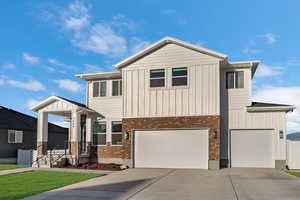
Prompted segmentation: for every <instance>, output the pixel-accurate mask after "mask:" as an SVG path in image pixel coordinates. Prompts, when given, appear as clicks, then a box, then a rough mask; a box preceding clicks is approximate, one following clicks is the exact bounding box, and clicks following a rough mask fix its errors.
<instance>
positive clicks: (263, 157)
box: [231, 130, 275, 168]
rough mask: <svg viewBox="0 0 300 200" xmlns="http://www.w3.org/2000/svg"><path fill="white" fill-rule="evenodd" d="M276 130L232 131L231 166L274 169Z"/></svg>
mask: <svg viewBox="0 0 300 200" xmlns="http://www.w3.org/2000/svg"><path fill="white" fill-rule="evenodd" d="M273 140H274V130H231V166H232V167H259V168H274V167H275V161H274V158H273V152H274V150H273Z"/></svg>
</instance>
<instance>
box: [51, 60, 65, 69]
mask: <svg viewBox="0 0 300 200" xmlns="http://www.w3.org/2000/svg"><path fill="white" fill-rule="evenodd" d="M48 62H49V63H51V64H54V65H57V66H60V67H64V66H65V64H64V63H61V62H60V61H58V60H56V59H55V58H49V59H48Z"/></svg>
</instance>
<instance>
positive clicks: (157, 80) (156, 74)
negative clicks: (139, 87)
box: [150, 69, 165, 88]
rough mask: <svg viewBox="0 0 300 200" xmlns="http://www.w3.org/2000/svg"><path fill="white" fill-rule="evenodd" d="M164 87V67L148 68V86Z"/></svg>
mask: <svg viewBox="0 0 300 200" xmlns="http://www.w3.org/2000/svg"><path fill="white" fill-rule="evenodd" d="M155 87H165V69H152V70H150V88H155Z"/></svg>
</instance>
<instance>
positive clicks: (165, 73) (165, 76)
mask: <svg viewBox="0 0 300 200" xmlns="http://www.w3.org/2000/svg"><path fill="white" fill-rule="evenodd" d="M152 70H164V77H154V78H151V71H152ZM157 79H164V86H159V87H151V80H157ZM166 87H167V69H166V68H153V69H149V88H150V89H162V88H166Z"/></svg>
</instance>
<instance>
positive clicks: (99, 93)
mask: <svg viewBox="0 0 300 200" xmlns="http://www.w3.org/2000/svg"><path fill="white" fill-rule="evenodd" d="M103 82H105V83H106V84H105V96H101V83H103ZM94 83H99V91H98V96H94ZM107 88H108V87H107V80H99V81H93V82H92V97H93V98H98V97H101V98H103V97H108V92H107Z"/></svg>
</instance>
